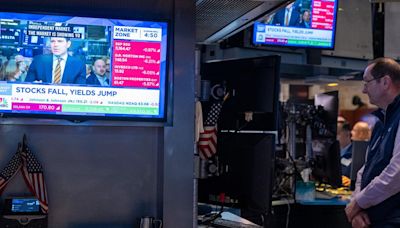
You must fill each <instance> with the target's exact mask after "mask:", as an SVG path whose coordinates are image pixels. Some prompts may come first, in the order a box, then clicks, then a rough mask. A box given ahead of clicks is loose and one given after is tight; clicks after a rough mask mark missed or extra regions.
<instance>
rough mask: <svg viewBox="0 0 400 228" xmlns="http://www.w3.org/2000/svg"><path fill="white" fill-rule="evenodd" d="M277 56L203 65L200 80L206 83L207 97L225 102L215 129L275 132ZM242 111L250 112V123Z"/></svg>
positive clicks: (277, 76)
mask: <svg viewBox="0 0 400 228" xmlns="http://www.w3.org/2000/svg"><path fill="white" fill-rule="evenodd" d="M279 65H280V57H279V56H267V57H260V58H249V59H236V60H224V61H218V62H210V63H205V64H203V65H202V67H201V76H202V80H207V81H209V82H210V83H209V84H210V85H209V86H210V88H209V91H210V98H209V101H210V102H211V103H212V101H214V100H218V99H222V97H223V95H224V94H226V93H229V97H228V98H227V99H226V100H225V102H224V104H223V107H222V112H221V116H220V118H219V122H218V127H219V129H226V130H276V129H277V113H278V100H279V97H278V96H279ZM245 112H253V118H252V120H251V121H246V120H245Z"/></svg>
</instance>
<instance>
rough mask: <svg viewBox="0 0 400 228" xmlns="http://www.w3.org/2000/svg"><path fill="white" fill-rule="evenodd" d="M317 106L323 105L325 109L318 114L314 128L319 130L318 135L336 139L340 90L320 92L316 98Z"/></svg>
mask: <svg viewBox="0 0 400 228" xmlns="http://www.w3.org/2000/svg"><path fill="white" fill-rule="evenodd" d="M314 105H315V106H317V107H318V106H322V107H323V111H322V112H321V113H319V115H318V119H317V120H318V121H316V123H314V124H318V125H317V126H314V129H316V130H318V132H317V134H316V137H325V138H333V139H336V133H337V117H338V114H339V92H338V91H330V92H325V93H319V94H316V95H315V98H314Z"/></svg>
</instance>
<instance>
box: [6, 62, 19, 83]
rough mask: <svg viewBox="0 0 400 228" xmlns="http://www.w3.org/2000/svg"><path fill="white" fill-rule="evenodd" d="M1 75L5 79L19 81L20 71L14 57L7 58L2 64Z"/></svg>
mask: <svg viewBox="0 0 400 228" xmlns="http://www.w3.org/2000/svg"><path fill="white" fill-rule="evenodd" d="M2 74H3V77H4V80H5V81H10V82H16V81H20V77H21V74H22V71H21V70H20V68H19V65H18V63H17V61H15V59H10V60H8V61H7V62H6V63H5V64H4V66H3V72H2Z"/></svg>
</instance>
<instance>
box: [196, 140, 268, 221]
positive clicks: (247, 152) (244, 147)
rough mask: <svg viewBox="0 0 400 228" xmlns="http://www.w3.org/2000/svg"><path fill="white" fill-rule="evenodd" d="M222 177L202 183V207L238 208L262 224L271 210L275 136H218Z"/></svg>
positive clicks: (245, 215)
mask: <svg viewBox="0 0 400 228" xmlns="http://www.w3.org/2000/svg"><path fill="white" fill-rule="evenodd" d="M217 150H218V152H217V153H218V160H219V164H218V166H219V175H218V176H214V177H211V178H208V179H200V180H199V188H198V189H199V191H198V200H199V202H201V203H207V204H212V205H222V203H221V202H220V199H221V197H220V195H224V197H223V198H224V202H223V205H224V206H227V207H233V208H238V209H240V211H241V216H242V217H244V218H247V219H249V220H251V221H252V222H255V223H259V224H260V223H261V221H262V220H263V219H265V217H264V216H266V215H268V214H269V212H270V209H271V195H272V194H271V192H272V183H273V181H272V176H273V170H274V157H275V135H274V134H267V133H232V132H222V133H219V134H218V146H217Z"/></svg>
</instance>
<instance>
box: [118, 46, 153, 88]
mask: <svg viewBox="0 0 400 228" xmlns="http://www.w3.org/2000/svg"><path fill="white" fill-rule="evenodd" d="M160 50H161V43H157V42H136V41H124V40H114V52H113V65H112V77H113V80H112V85H113V86H128V87H139V88H159V87H160V62H161V61H160V56H161V55H160Z"/></svg>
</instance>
